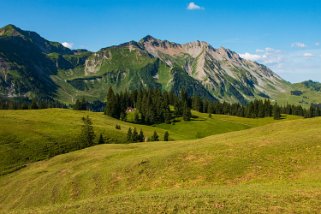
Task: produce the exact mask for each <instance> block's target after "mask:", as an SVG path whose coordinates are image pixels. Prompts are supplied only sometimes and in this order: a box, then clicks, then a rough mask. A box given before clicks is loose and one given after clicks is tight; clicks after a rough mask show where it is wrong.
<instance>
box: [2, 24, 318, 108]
mask: <svg viewBox="0 0 321 214" xmlns="http://www.w3.org/2000/svg"><path fill="white" fill-rule="evenodd" d="M26 50H28V52H26ZM29 52H30V54H29ZM109 87H113V88H114V89H115V90H116V91H125V90H135V89H141V88H158V89H162V90H167V91H173V92H175V93H179V91H180V90H182V89H185V90H186V91H187V93H188V94H189V95H197V96H201V97H204V98H207V99H210V100H213V101H215V100H218V101H227V102H239V103H242V104H245V103H246V102H248V101H250V100H253V99H266V98H269V99H271V100H276V101H278V102H280V103H282V104H286V103H290V104H302V105H304V106H308V105H310V104H311V103H321V92H320V91H317V90H315V89H314V88H312V87H311V85H309V84H304V83H303V84H302V85H298V84H290V83H289V82H286V81H285V80H283V79H282V78H281V77H279V76H278V75H277V74H275V73H274V72H273V71H271V70H270V69H269V68H267V67H266V66H264V65H261V64H258V63H256V62H252V61H248V60H245V59H243V58H241V57H240V56H239V55H238V54H237V53H235V52H233V51H231V50H228V49H225V48H218V49H215V48H213V47H212V46H211V45H209V44H208V43H206V42H200V41H196V42H191V43H186V44H177V43H173V42H169V41H167V40H159V39H156V38H154V37H152V36H146V37H144V38H143V39H141V40H140V41H138V42H135V41H131V42H127V43H124V44H121V45H115V46H111V47H107V48H103V49H101V50H99V51H97V52H95V53H91V52H89V51H86V50H70V49H68V48H65V47H63V46H62V45H61V44H60V43H58V42H51V41H48V40H46V39H44V38H42V37H41V36H39V35H38V34H37V33H34V32H29V31H24V30H21V29H20V28H17V27H15V26H13V25H8V26H6V27H4V28H1V29H0V95H1V96H6V97H19V96H27V97H33V96H39V95H41V96H48V97H51V98H54V99H58V100H59V101H62V102H66V103H74V102H75V100H76V99H79V98H82V97H85V98H86V99H88V100H97V99H99V100H105V99H106V93H107V89H108V88H109ZM296 90H301V91H304V93H301V94H299V95H298V93H295V92H294V93H292V92H293V91H296Z"/></svg>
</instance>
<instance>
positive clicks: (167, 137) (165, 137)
mask: <svg viewBox="0 0 321 214" xmlns="http://www.w3.org/2000/svg"><path fill="white" fill-rule="evenodd" d="M168 140H169V133H168V131H166V132H165V133H164V141H168Z"/></svg>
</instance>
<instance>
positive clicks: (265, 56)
mask: <svg viewBox="0 0 321 214" xmlns="http://www.w3.org/2000/svg"><path fill="white" fill-rule="evenodd" d="M240 56H241V57H242V58H244V59H247V60H251V61H257V62H260V63H263V64H265V65H267V66H274V65H276V64H279V63H281V62H282V61H283V56H282V53H281V51H280V50H276V49H273V48H264V49H257V50H256V54H251V53H244V54H240Z"/></svg>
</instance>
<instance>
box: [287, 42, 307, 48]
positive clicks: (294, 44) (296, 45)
mask: <svg viewBox="0 0 321 214" xmlns="http://www.w3.org/2000/svg"><path fill="white" fill-rule="evenodd" d="M291 47H293V48H306V47H307V46H306V44H304V43H303V42H294V43H292V44H291Z"/></svg>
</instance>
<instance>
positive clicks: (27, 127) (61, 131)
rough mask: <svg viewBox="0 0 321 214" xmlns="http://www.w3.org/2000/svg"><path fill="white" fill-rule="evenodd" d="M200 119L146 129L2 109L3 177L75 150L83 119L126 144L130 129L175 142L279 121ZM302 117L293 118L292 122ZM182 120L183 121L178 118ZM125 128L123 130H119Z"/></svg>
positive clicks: (67, 113)
mask: <svg viewBox="0 0 321 214" xmlns="http://www.w3.org/2000/svg"><path fill="white" fill-rule="evenodd" d="M193 114H194V115H195V116H197V118H194V119H193V120H192V121H190V122H185V121H183V120H181V121H179V122H176V123H175V125H171V124H170V125H168V124H159V125H155V126H144V125H138V124H132V123H127V122H123V121H119V120H116V119H114V118H111V117H108V116H106V115H104V114H103V113H95V112H89V111H74V110H68V109H44V110H2V111H0V156H1V157H2V158H1V160H0V174H6V173H10V172H12V171H15V170H18V169H20V168H22V167H25V166H26V164H27V163H30V162H34V161H38V160H43V159H47V158H50V157H53V156H55V155H57V154H61V153H67V152H70V151H73V150H75V143H76V142H77V140H78V136H79V134H80V129H81V125H82V120H81V118H82V117H83V116H86V115H89V116H90V118H91V119H92V121H93V125H94V129H95V132H96V135H99V134H100V133H102V134H103V135H104V136H105V137H106V138H107V141H108V142H109V143H126V133H127V130H128V128H129V127H132V128H134V127H135V128H136V129H137V130H138V131H139V130H140V129H142V130H143V132H144V134H145V137H148V136H151V135H152V134H153V132H154V131H157V133H158V134H159V136H160V139H162V138H163V135H164V132H165V131H168V132H169V134H170V139H171V140H183V139H196V138H201V137H206V136H209V135H214V134H220V133H225V132H230V131H238V130H243V129H248V128H251V127H255V126H260V125H264V124H268V123H272V122H275V121H274V120H273V119H272V118H263V119H247V118H239V117H231V116H224V115H212V118H209V117H208V115H207V114H201V113H198V112H193ZM297 118H298V117H292V116H289V118H288V119H297ZM178 120H180V119H178ZM116 124H118V125H120V126H121V129H120V130H117V129H116V128H115V126H116Z"/></svg>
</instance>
